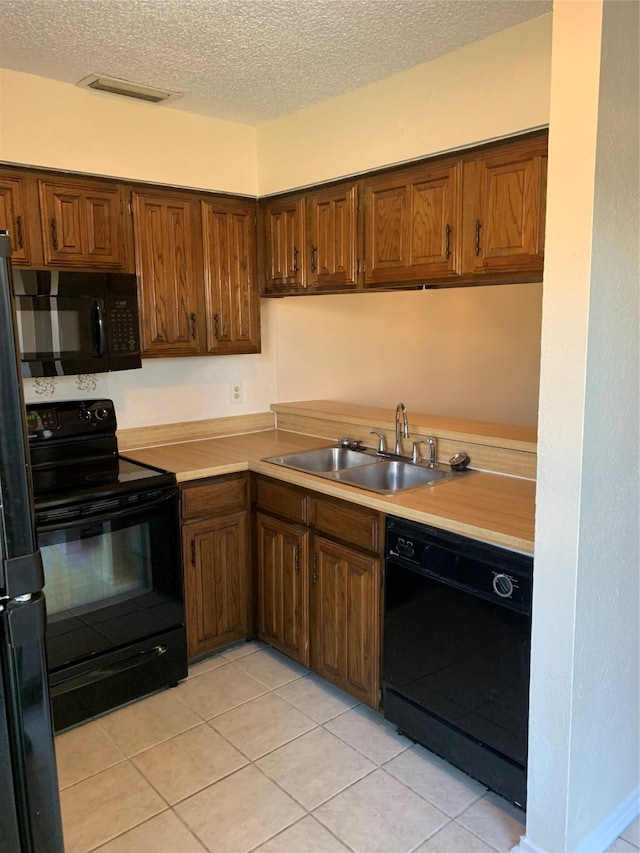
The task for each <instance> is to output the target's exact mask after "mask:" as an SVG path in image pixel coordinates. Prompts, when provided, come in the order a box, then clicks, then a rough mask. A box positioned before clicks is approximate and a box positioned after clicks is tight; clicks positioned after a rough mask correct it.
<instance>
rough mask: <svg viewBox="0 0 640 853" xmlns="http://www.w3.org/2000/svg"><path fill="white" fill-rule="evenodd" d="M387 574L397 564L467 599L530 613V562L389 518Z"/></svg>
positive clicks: (521, 556) (503, 550)
mask: <svg viewBox="0 0 640 853" xmlns="http://www.w3.org/2000/svg"><path fill="white" fill-rule="evenodd" d="M385 550H386V566H387V572H389V571H393V564H394V563H397V564H398V565H402V566H404V567H405V568H412V569H413V570H414V571H416V572H419V573H421V574H425V575H428V576H430V577H432V578H433V579H434V580H439V581H441V582H442V583H446V584H449V585H450V586H454V587H456V588H457V589H461V590H464V591H466V592H468V593H470V594H471V595H478V596H480V597H482V598H486V599H489V600H494V601H495V603H496V604H499V605H502V606H508V607H512V608H514V609H517V610H519V611H521V612H530V610H531V592H532V583H533V558H532V557H531V556H529V555H527V554H520V553H518V552H516V551H509V550H507V549H506V548H499V547H498V546H496V545H490V544H489V543H486V542H480V541H478V540H475V539H470V538H468V537H466V536H461V535H459V534H455V533H449V532H448V531H445V530H440V529H438V528H435V527H431V526H428V525H423V524H416V523H415V522H410V521H405V520H404V519H396V518H393V517H390V518H388V519H387V533H386V549H385Z"/></svg>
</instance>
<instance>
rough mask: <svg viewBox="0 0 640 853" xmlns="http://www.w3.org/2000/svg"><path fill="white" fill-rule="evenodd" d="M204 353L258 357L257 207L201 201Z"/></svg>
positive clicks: (247, 203) (251, 203)
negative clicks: (205, 324)
mask: <svg viewBox="0 0 640 853" xmlns="http://www.w3.org/2000/svg"><path fill="white" fill-rule="evenodd" d="M201 209H202V234H203V247H204V282H205V295H206V309H207V310H206V318H207V330H206V337H207V352H208V353H212V354H222V353H249V352H260V300H259V295H258V286H257V281H256V239H255V238H256V202H254V201H251V200H246V201H245V200H234V199H224V200H222V201H202V202H201Z"/></svg>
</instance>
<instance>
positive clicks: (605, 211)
mask: <svg viewBox="0 0 640 853" xmlns="http://www.w3.org/2000/svg"><path fill="white" fill-rule="evenodd" d="M639 41H640V33H639V27H638V5H637V4H636V3H626V2H612V1H611V0H607V2H603V0H598V1H597V2H594V0H589V2H580V0H556V2H555V3H554V10H553V50H552V78H551V115H550V126H551V135H550V144H549V181H548V203H547V244H546V255H545V286H544V298H543V318H544V322H543V338H542V371H541V393H540V420H539V431H538V435H539V441H538V497H537V515H536V565H535V581H534V602H533V641H532V645H533V648H532V672H531V716H530V721H531V722H530V740H529V756H530V763H529V797H528V804H527V839H526V842H527V843H526V844H523V846H522V849H523V850H527V851H528V850H532V849H534V850H544V851H550V853H559V851H571V853H577V851H589V853H591V852H592V851H593V853H595V851H601V850H603V849H604V848H605V847H607V846H608V844H610V843H611V842H612V841H613V839H614V838H615V837H616V836H617V835H618V833H619V832H621V831H622V829H624V827H625V824H626V823H628V822H630V821H631V820H632V819H633V818H634V817H635V816H636V815H637V814H638V798H639V793H640V789H639V788H638V783H639V773H640V768H639V755H640V720H639V684H638V682H639V671H640V667H639V661H638V655H639V650H640V635H639V628H638V618H639V615H638V614H639V608H638V602H639V600H640V597H639V593H640V591H639V588H638V567H639V565H640V548H639V542H638V518H639V517H640V506H639V500H640V469H639V463H638V454H637V448H638V444H639V440H640V435H639V427H638V420H639V418H638V413H639V411H640V401H639V386H640V376H639V372H638V354H639V347H640V335H639V331H638V327H639V321H640V305H639V295H638V269H639V267H640V251H639V247H638V240H639V237H638V235H639V233H640V217H639V204H640V201H639V195H640V191H639V174H638V163H639V157H640V152H639V149H638V106H639V103H640V97H639V94H640V93H639V91H638V81H639V76H640V75H639V68H638V52H637V47H638V43H639ZM627 450H631V455H630V456H629V457H628V458H627V462H626V463H621V462H619V461H618V460H621V454H626V452H627Z"/></svg>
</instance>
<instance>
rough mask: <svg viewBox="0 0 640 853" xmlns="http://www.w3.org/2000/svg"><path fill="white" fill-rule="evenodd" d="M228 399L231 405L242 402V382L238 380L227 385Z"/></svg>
mask: <svg viewBox="0 0 640 853" xmlns="http://www.w3.org/2000/svg"><path fill="white" fill-rule="evenodd" d="M229 399H230V400H231V402H232V403H241V402H242V382H240V381H239V380H237V381H236V382H230V383H229Z"/></svg>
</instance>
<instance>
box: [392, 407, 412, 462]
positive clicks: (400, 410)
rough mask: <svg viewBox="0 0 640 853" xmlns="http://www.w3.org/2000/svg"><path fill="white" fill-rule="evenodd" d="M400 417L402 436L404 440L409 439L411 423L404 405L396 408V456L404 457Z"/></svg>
mask: <svg viewBox="0 0 640 853" xmlns="http://www.w3.org/2000/svg"><path fill="white" fill-rule="evenodd" d="M400 416H402V436H403V437H404V438H409V421H408V419H407V410H406V409H405V407H404V403H398V405H397V406H396V449H395V455H396V456H402V440H401V438H400Z"/></svg>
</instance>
